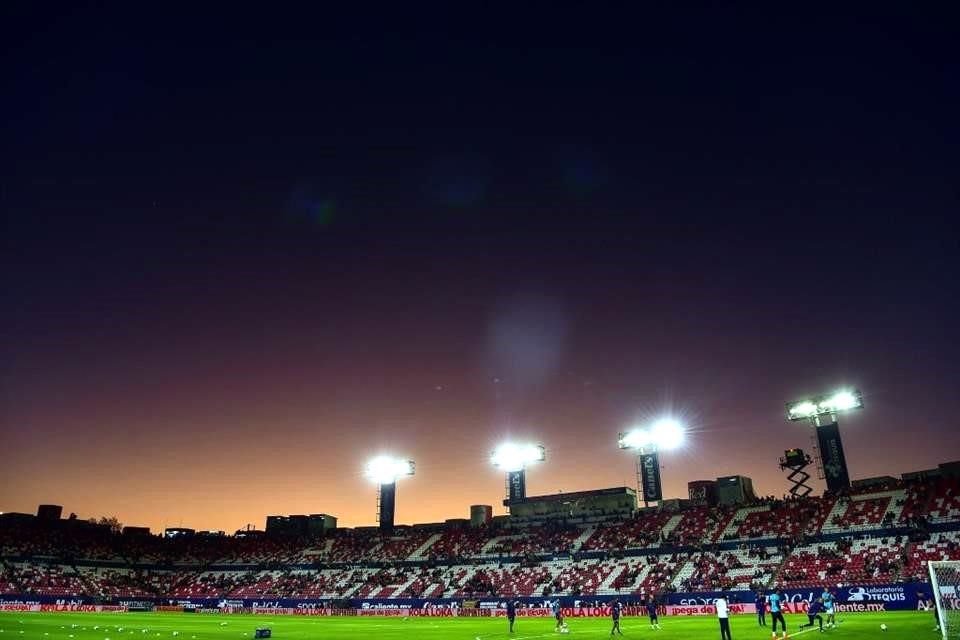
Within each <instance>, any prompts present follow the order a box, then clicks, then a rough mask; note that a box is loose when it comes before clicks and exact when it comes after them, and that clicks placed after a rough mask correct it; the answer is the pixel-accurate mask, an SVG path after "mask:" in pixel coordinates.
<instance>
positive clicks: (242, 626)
mask: <svg viewBox="0 0 960 640" xmlns="http://www.w3.org/2000/svg"><path fill="white" fill-rule="evenodd" d="M805 621H806V616H801V615H792V616H788V618H787V623H788V625H789V626H790V629H789V635H790V637H804V636H806V637H807V638H813V637H816V636H820V635H821V634H820V633H819V632H818V631H817V630H813V631H806V630H804V631H800V630H799V629H798V627H799V625H800V623H801V622H805ZM568 623H569V633H568V634H566V636H562V635H561V634H558V633H556V632H555V631H554V629H553V621H552V620H550V619H548V618H518V619H517V623H516V627H515V630H514V633H513V634H512V635H511V634H510V633H508V632H507V622H506V620H505V619H502V618H409V619H403V618H388V617H343V618H340V617H338V618H322V617H306V616H269V615H206V614H186V613H0V640H173V639H174V638H176V640H242V639H244V638H248V639H251V638H253V631H254V629H255V628H257V627H269V628H270V629H271V630H272V632H273V638H275V639H276V640H314V639H315V640H324V639H330V640H340V639H346V638H349V639H350V640H356V639H357V638H377V640H381V639H382V640H393V639H400V638H425V639H427V640H461V639H463V640H478V639H479V640H498V639H501V638H503V639H506V638H514V639H515V640H522V639H525V638H529V639H531V640H532V639H533V638H549V637H551V636H553V637H567V636H569V637H578V638H601V637H604V636H609V634H610V621H609V620H608V619H604V618H572V619H570V620H569V621H568ZM881 624H886V625H887V627H888V630H887V631H886V632H883V631H881V629H880V625H881ZM621 626H622V627H623V636H624V637H625V638H660V639H662V640H670V639H681V638H682V639H686V638H697V639H700V638H719V637H720V631H719V628H718V625H717V621H716V620H715V619H714V618H708V617H684V618H671V617H663V618H661V626H662V627H663V628H662V630H660V631H654V630H651V629H650V625H649V624H646V620H645V619H644V618H624V619H623V621H622V624H621ZM730 627H731V631H732V636H733V640H742V639H744V638H755V639H757V640H764V639H766V638H769V637H770V631H769V629H764V628H761V627H758V626H757V623H756V620H755V619H754V617H753V616H747V615H742V616H735V617H734V618H732V619H731V623H730ZM933 627H934V620H933V615H932V614H930V613H923V612H920V613H915V612H911V611H903V612H895V613H894V612H890V613H853V614H843V615H842V618H841V623H840V625H839V626H838V627H837V628H835V629H828V630H827V631H826V632H825V633H824V634H822V635H824V636H828V635H829V636H835V637H837V638H844V639H846V640H856V639H859V638H871V639H878V638H880V639H882V640H894V639H901V638H902V639H910V640H924V639H929V640H937V639H938V638H939V637H940V634H939V632H935V631H934V630H933ZM778 635H779V634H778Z"/></svg>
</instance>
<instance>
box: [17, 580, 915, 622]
mask: <svg viewBox="0 0 960 640" xmlns="http://www.w3.org/2000/svg"><path fill="white" fill-rule="evenodd" d="M831 590H832V591H833V592H834V593H835V595H836V597H837V608H838V610H839V611H841V612H857V611H896V610H914V611H915V610H917V609H918V608H919V607H920V600H919V593H930V586H929V585H928V584H926V583H922V582H913V583H906V584H886V585H857V584H853V585H843V586H837V587H831ZM820 593H821V590H820V589H784V595H785V596H786V599H785V600H786V602H785V605H786V609H787V611H788V612H790V613H800V612H803V611H806V607H807V604H808V603H809V602H810V601H811V600H813V599H815V598H817V597H818V596H819V595H820ZM720 596H723V597H725V598H726V599H727V601H728V602H729V603H730V607H731V610H732V611H734V612H735V613H739V612H742V613H751V612H753V610H754V609H753V597H754V596H753V593H752V592H750V591H727V592H708V593H671V594H668V595H666V596H665V598H664V599H663V601H662V602H661V604H662V605H663V607H662V609H663V613H664V614H666V615H700V614H701V613H702V614H703V615H707V614H711V615H712V614H713V613H714V610H713V605H714V603H715V602H716V599H717V598H718V597H720ZM612 599H613V597H612V596H604V597H600V596H597V597H590V596H559V597H557V598H552V599H551V598H543V597H539V598H532V597H525V598H524V597H521V598H517V601H518V602H519V603H520V605H521V606H520V608H519V609H518V611H517V613H518V615H522V616H530V617H536V616H546V615H550V614H549V608H550V602H551V600H559V601H560V606H561V608H562V609H563V610H564V615H566V616H568V617H586V616H590V617H592V616H594V615H609V608H608V607H607V603H609V601H610V600H612ZM620 601H621V603H622V604H623V605H624V612H625V613H624V615H645V612H644V611H643V610H641V609H640V608H639V605H640V604H641V603H640V597H639V596H636V595H634V594H624V595H623V596H620ZM132 602H137V603H138V604H143V599H142V598H139V599H137V600H133V599H116V600H113V601H109V602H106V603H105V602H104V601H100V602H96V601H94V599H92V598H81V597H77V598H69V599H66V598H63V597H55V596H38V595H34V594H29V595H20V596H16V595H4V596H0V611H40V610H43V611H127V610H128V609H129V604H130V603H132ZM334 602H335V600H332V599H324V600H318V599H310V600H300V599H292V598H276V599H270V600H264V599H253V598H244V599H235V600H223V599H216V598H182V599H176V600H171V599H156V600H155V610H157V611H187V610H192V611H196V612H198V613H214V614H217V613H220V614H229V613H240V612H251V611H252V612H254V613H257V614H261V615H262V614H288V615H317V616H324V615H361V616H375V615H385V616H427V617H446V616H456V615H490V616H500V615H505V613H504V612H503V609H504V608H505V606H506V600H505V599H503V598H481V599H475V600H473V601H471V602H470V603H469V604H470V605H472V606H471V608H464V606H463V604H464V602H463V600H462V599H459V598H437V599H429V600H424V599H414V598H396V599H379V600H377V599H367V600H361V599H353V600H350V602H349V609H334V608H333V607H335V606H337V605H335V604H334ZM634 610H636V611H637V613H636V614H634V613H631V612H632V611H634ZM700 610H702V611H700ZM595 612H602V613H595Z"/></svg>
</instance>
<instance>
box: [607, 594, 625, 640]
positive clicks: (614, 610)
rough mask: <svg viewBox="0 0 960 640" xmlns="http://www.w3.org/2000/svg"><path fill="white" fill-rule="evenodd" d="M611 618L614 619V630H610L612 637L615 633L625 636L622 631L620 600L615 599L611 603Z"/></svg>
mask: <svg viewBox="0 0 960 640" xmlns="http://www.w3.org/2000/svg"><path fill="white" fill-rule="evenodd" d="M610 617H611V618H613V628H612V629H610V635H613V632H614V631H616V632H617V633H619V634H620V635H623V631H620V600H618V599H614V601H613V602H611V603H610Z"/></svg>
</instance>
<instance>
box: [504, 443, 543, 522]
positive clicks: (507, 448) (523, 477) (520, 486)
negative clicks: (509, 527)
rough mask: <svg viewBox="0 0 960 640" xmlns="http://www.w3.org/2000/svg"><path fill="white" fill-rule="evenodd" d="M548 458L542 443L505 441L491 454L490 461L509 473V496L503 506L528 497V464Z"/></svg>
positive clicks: (508, 506) (508, 505)
mask: <svg viewBox="0 0 960 640" xmlns="http://www.w3.org/2000/svg"><path fill="white" fill-rule="evenodd" d="M546 459H547V454H546V450H545V449H544V448H543V445H542V444H513V443H512V442H505V443H504V444H502V445H500V446H499V447H497V448H496V449H494V451H493V453H492V454H490V462H491V463H492V464H493V466H495V467H497V468H498V469H502V470H503V471H506V473H507V498H506V499H505V500H504V501H503V506H505V507H507V508H508V509H509V508H510V503H511V502H513V501H515V500H523V499H524V498H526V497H527V472H526V469H527V466H528V465H531V464H533V463H536V462H543V461H544V460H546Z"/></svg>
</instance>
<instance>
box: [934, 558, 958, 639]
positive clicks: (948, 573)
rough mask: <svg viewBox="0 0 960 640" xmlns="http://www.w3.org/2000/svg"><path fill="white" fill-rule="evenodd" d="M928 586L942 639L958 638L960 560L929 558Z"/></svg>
mask: <svg viewBox="0 0 960 640" xmlns="http://www.w3.org/2000/svg"><path fill="white" fill-rule="evenodd" d="M927 568H928V569H929V570H930V588H931V590H932V591H933V602H934V606H936V608H937V624H939V625H940V634H941V635H942V636H943V640H952V639H954V638H960V560H931V561H930V562H929V563H928V564H927Z"/></svg>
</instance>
